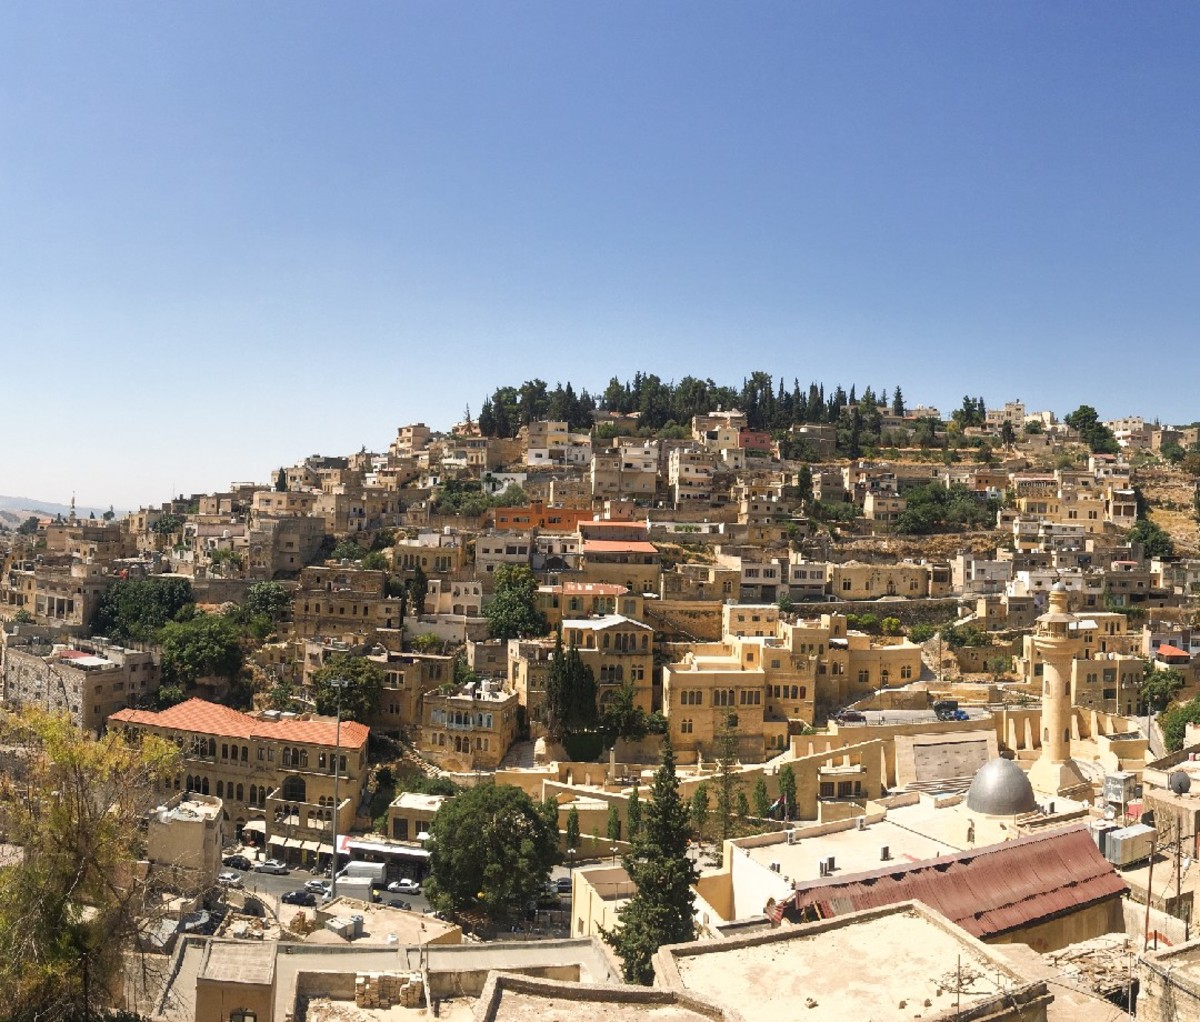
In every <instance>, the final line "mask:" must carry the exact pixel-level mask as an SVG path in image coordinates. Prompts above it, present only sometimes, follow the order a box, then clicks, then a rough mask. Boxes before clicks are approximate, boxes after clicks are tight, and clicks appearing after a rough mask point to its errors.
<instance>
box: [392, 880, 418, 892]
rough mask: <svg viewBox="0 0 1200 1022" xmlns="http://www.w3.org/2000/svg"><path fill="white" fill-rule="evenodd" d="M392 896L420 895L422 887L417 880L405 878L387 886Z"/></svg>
mask: <svg viewBox="0 0 1200 1022" xmlns="http://www.w3.org/2000/svg"><path fill="white" fill-rule="evenodd" d="M387 889H388V892H389V893H390V894H420V893H421V885H420V884H419V883H417V882H416V881H415V880H409V879H408V877H404V878H403V879H402V880H393V881H392V882H391V883H390V884H388V885H387Z"/></svg>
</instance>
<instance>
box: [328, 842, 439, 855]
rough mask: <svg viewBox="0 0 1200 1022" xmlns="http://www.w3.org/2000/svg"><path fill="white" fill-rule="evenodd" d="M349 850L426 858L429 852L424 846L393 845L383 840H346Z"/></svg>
mask: <svg viewBox="0 0 1200 1022" xmlns="http://www.w3.org/2000/svg"><path fill="white" fill-rule="evenodd" d="M346 845H347V846H348V848H349V850H350V851H355V852H374V853H375V854H376V855H399V856H402V857H404V858H406V859H428V858H429V853H428V852H427V851H425V849H424V848H414V847H412V846H411V845H398V844H397V845H394V844H389V843H387V842H383V841H348V842H346Z"/></svg>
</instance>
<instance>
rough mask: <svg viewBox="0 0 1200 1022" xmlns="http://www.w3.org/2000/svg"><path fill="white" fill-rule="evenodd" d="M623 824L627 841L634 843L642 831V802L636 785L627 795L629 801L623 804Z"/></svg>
mask: <svg viewBox="0 0 1200 1022" xmlns="http://www.w3.org/2000/svg"><path fill="white" fill-rule="evenodd" d="M625 824H626V826H625V829H626V831H628V834H627V837H628V839H629V840H630V841H635V840H636V839H637V836H638V834H640V833H641V830H642V800H641V798H640V797H639V795H638V789H637V785H636V784H635V785H634V786H633V790H632V791H631V792H630V793H629V800H628V802H626V804H625Z"/></svg>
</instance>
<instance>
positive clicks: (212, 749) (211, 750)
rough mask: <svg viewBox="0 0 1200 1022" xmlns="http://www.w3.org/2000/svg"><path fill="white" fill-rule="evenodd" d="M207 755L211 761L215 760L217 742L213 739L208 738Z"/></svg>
mask: <svg viewBox="0 0 1200 1022" xmlns="http://www.w3.org/2000/svg"><path fill="white" fill-rule="evenodd" d="M208 754H209V755H210V756H211V757H212V758H213V759H216V758H217V740H216V739H215V738H210V739H209V740H208Z"/></svg>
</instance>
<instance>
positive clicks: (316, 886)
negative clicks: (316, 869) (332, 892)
mask: <svg viewBox="0 0 1200 1022" xmlns="http://www.w3.org/2000/svg"><path fill="white" fill-rule="evenodd" d="M304 889H305V890H306V891H308V893H309V894H317V895H321V896H322V897H325V898H328V897H329V881H328V880H306V881H305V883H304Z"/></svg>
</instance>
